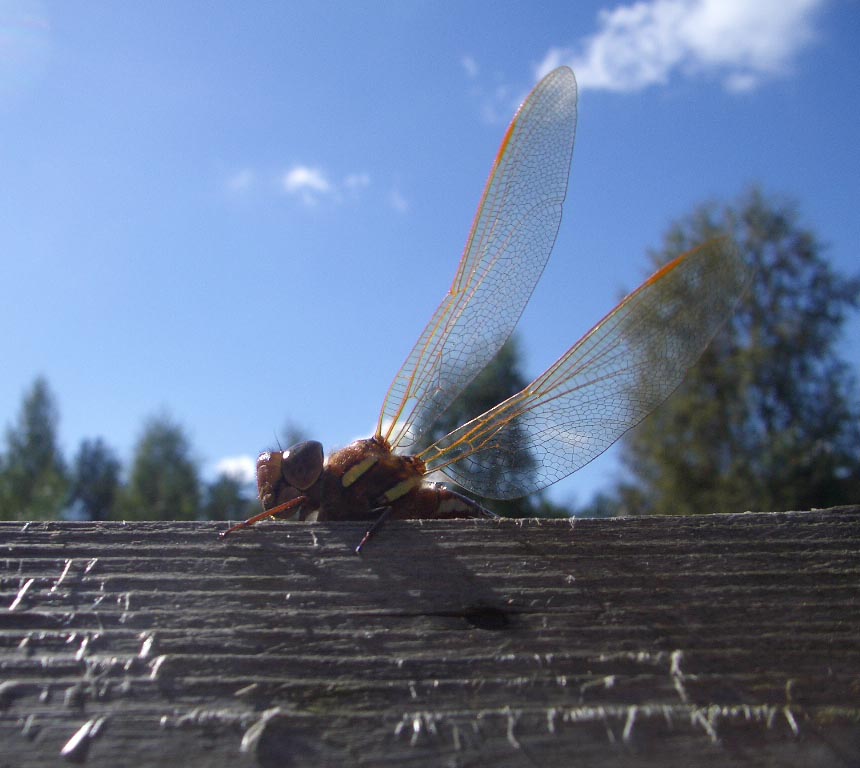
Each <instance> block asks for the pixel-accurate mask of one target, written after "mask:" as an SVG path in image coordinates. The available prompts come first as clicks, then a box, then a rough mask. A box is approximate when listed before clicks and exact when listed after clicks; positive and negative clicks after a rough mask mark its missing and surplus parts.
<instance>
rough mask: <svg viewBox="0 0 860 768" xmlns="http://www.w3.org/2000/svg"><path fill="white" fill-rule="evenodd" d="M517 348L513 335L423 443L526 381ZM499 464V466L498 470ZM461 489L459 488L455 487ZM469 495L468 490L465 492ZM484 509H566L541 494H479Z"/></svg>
mask: <svg viewBox="0 0 860 768" xmlns="http://www.w3.org/2000/svg"><path fill="white" fill-rule="evenodd" d="M520 357H521V355H520V351H519V344H518V341H517V339H516V337H513V336H512V337H511V338H510V339H508V341H507V342H506V343H505V345H504V346H503V347H502V348H501V350H499V353H498V354H497V355H496V356H495V358H493V360H492V361H491V362H490V364H489V365H488V366H487V367H486V368H484V370H483V371H481V373H479V374H478V375H477V376H476V377H475V379H474V380H473V381H472V383H471V384H469V386H468V387H466V389H465V390H464V391H463V393H462V394H461V395H460V397H458V398H457V399H456V400H455V401H454V402H453V403H451V405H450V407H449V408H448V410H446V411H445V413H443V414H442V417H441V418H440V419H439V420H438V421H437V422H436V424H434V425H433V429H432V430H431V433H430V434H429V435H428V437H427V444H428V445H429V444H430V443H433V442H435V441H436V440H438V439H439V438H441V437H444V436H445V435H446V434H448V433H449V432H451V431H452V430H454V429H456V428H457V427H459V426H461V425H462V424H465V423H466V422H467V421H470V420H471V419H474V418H475V417H476V416H479V415H480V414H482V413H483V412H484V411H486V410H489V409H490V408H492V407H493V406H494V405H498V404H499V403H500V402H502V401H503V400H506V399H507V398H509V397H510V396H511V395H514V394H516V393H517V392H519V391H520V390H521V389H522V388H523V387H525V386H526V384H528V381H527V380H526V378H525V376H523V374H522V371H521V370H520V366H521V363H520ZM501 469H502V468H501V467H500V470H501ZM458 490H459V491H460V492H461V493H465V491H463V490H462V489H458ZM467 495H469V494H467ZM478 501H479V502H480V503H481V504H482V505H483V506H484V507H486V508H487V509H490V510H492V511H493V512H496V513H497V514H499V515H504V516H505V517H567V516H568V513H567V512H566V511H565V510H564V509H561V508H559V507H557V506H555V505H554V504H552V502H550V501H549V500H548V499H546V498H545V497H544V496H543V495H541V494H535V495H532V496H526V497H523V498H521V499H511V500H509V501H508V500H497V499H484V498H480V499H478Z"/></svg>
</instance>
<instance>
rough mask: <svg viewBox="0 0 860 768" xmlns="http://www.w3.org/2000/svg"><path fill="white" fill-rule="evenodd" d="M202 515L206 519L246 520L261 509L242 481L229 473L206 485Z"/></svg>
mask: <svg viewBox="0 0 860 768" xmlns="http://www.w3.org/2000/svg"><path fill="white" fill-rule="evenodd" d="M205 495H206V500H205V501H204V503H203V509H202V515H201V516H202V517H203V518H204V519H206V520H244V519H245V518H247V517H251V515H254V514H256V513H257V512H259V511H260V505H259V502H258V501H257V499H256V498H255V499H249V498H248V496H247V495H246V494H245V491H244V487H243V485H242V483H241V482H240V481H238V480H236V479H235V478H233V477H230V476H229V475H219V477H218V478H217V479H216V480H215V481H214V482H212V483H210V484H209V485H208V486H206V494H205Z"/></svg>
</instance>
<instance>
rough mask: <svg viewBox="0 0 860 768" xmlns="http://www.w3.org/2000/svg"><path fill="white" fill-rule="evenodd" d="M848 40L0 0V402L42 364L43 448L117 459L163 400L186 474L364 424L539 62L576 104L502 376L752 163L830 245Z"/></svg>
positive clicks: (785, 22)
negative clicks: (50, 418) (176, 426)
mask: <svg viewBox="0 0 860 768" xmlns="http://www.w3.org/2000/svg"><path fill="white" fill-rule="evenodd" d="M858 41H860V6H858V4H857V3H856V2H848V1H847V0H843V1H842V2H835V1H832V2H824V1H823V0H822V1H818V0H760V2H757V3H748V2H744V1H742V0H643V1H641V2H638V3H635V4H633V3H623V2H622V3H619V4H610V3H600V2H577V3H571V2H545V3H533V2H507V3H496V2H470V3H464V2H438V3H431V2H411V1H409V0H403V1H401V2H390V3H377V4H359V3H347V2H343V3H334V2H319V1H318V0H317V1H315V2H307V3H301V2H296V3H244V2H241V3H240V2H213V3H202V2H191V1H190V0H189V1H187V2H185V1H181V0H180V1H179V2H176V1H175V0H172V1H170V2H157V1H152V2H147V3H104V2H85V1H83V0H82V1H80V2H75V1H73V0H63V1H60V0H57V1H56V2H47V1H46V2H38V1H37V0H0V308H2V313H3V314H2V317H3V329H4V332H3V333H2V335H0V360H2V366H3V376H2V377H0V424H3V425H8V424H11V423H12V421H13V419H14V417H15V414H16V413H17V410H18V408H19V406H20V401H21V396H22V394H23V392H24V390H25V389H26V388H27V387H28V386H29V385H30V384H31V382H32V381H33V379H34V377H35V376H37V375H40V374H41V375H44V376H46V377H47V379H48V381H49V382H50V384H51V386H52V387H53V389H54V392H55V393H56V395H57V398H58V403H59V408H60V414H61V423H60V438H61V444H62V445H63V447H64V449H65V451H66V453H67V455H68V456H71V455H72V454H73V453H74V451H75V450H76V449H77V446H78V444H79V442H80V440H81V439H82V438H85V437H95V436H102V437H104V438H105V439H106V440H107V441H108V443H109V444H111V445H112V446H113V447H114V448H115V449H116V450H117V451H118V453H119V454H120V456H121V458H122V459H123V460H124V461H128V459H129V458H130V456H131V452H132V450H133V446H134V443H135V440H136V439H137V437H138V436H139V434H140V431H141V428H142V426H143V423H144V420H145V419H146V418H147V417H149V416H152V415H154V414H158V413H162V412H167V413H169V414H171V415H172V416H173V417H174V418H175V419H176V420H177V421H178V422H179V423H180V424H182V426H183V427H184V428H185V429H186V430H187V432H188V434H189V436H190V438H191V440H192V443H193V445H194V450H195V453H196V456H197V458H198V459H199V460H200V461H201V463H202V465H203V466H204V468H205V470H206V473H207V476H208V477H212V476H214V473H215V472H216V468H217V467H218V466H219V465H221V466H223V464H221V463H222V462H224V460H226V459H238V461H235V462H234V464H235V465H238V466H242V457H245V462H246V463H247V461H248V460H249V459H250V458H252V457H254V456H255V455H256V453H257V452H258V451H259V450H261V449H263V448H267V447H270V446H271V445H272V444H273V442H274V435H275V433H276V432H278V431H279V430H280V429H281V428H282V427H283V425H284V424H285V423H286V422H287V421H291V422H293V423H294V424H295V425H297V426H298V427H300V428H301V429H303V430H304V431H305V432H306V433H307V434H309V435H311V436H315V437H317V438H318V439H320V440H321V441H322V442H323V443H324V444H325V445H326V446H327V447H337V446H341V445H344V444H346V443H347V442H349V441H350V440H352V439H354V438H356V437H361V436H366V435H368V434H369V433H370V432H371V431H372V429H373V427H374V425H375V421H376V416H377V413H378V409H379V407H380V405H381V402H382V398H383V395H384V393H385V391H386V388H387V387H388V384H389V383H390V381H391V378H392V377H393V375H394V373H395V372H396V370H397V369H398V367H399V365H400V364H401V362H402V361H403V358H404V357H405V355H406V354H407V352H408V351H409V350H410V348H411V346H412V344H413V342H414V340H415V338H416V337H417V335H418V333H419V332H420V331H421V329H422V328H423V326H424V323H425V322H426V321H427V319H428V318H429V316H430V314H431V312H432V311H433V310H434V309H435V307H436V305H437V304H438V302H439V300H440V299H441V298H442V295H443V293H444V292H445V291H446V290H447V288H448V286H449V284H450V280H451V279H452V277H453V274H454V269H455V266H456V263H457V260H458V258H459V254H460V251H461V248H462V246H463V244H464V242H465V239H466V235H467V233H468V228H469V224H470V223H471V219H472V216H473V214H474V211H475V207H476V205H477V203H478V200H479V197H480V193H481V190H482V187H483V184H484V182H485V180H486V177H487V173H488V172H489V169H490V164H491V162H492V160H493V158H494V156H495V153H496V149H497V147H498V144H499V141H500V140H501V137H502V134H503V132H504V128H505V125H506V123H507V121H508V120H509V119H510V117H511V116H512V115H513V112H514V109H515V108H516V106H517V104H518V102H519V101H520V100H521V98H522V97H523V96H524V95H525V94H526V93H527V92H528V90H529V89H530V88H531V87H532V85H534V83H535V82H536V80H537V78H538V76H539V75H540V74H541V73H543V72H545V71H547V70H548V69H549V68H550V67H552V66H555V65H557V64H561V63H567V64H571V65H572V66H573V67H574V69H575V71H576V74H577V77H578V81H579V85H580V103H579V122H578V129H577V139H576V148H575V150H574V159H573V168H572V174H571V185H570V191H569V194H568V199H567V204H566V209H565V216H564V220H563V222H562V229H561V233H560V236H559V239H558V242H557V244H556V248H555V252H554V255H553V258H552V259H551V261H550V266H549V268H548V269H547V271H546V273H545V275H544V279H543V281H542V284H541V285H540V286H539V288H538V290H537V291H536V293H535V295H534V297H533V299H532V302H531V305H530V307H529V309H528V310H527V311H526V315H525V316H524V318H523V322H522V323H521V325H520V329H521V339H522V342H523V347H524V350H525V352H526V364H527V368H528V373H529V374H533V375H536V374H538V373H540V372H541V371H542V370H543V369H544V368H545V367H546V366H548V365H549V364H550V363H551V362H553V361H554V360H555V359H556V358H557V357H558V356H559V355H560V354H562V353H563V352H564V351H565V350H566V349H567V348H568V347H569V346H570V345H571V344H572V343H573V342H574V341H575V340H576V339H578V338H579V336H580V335H581V334H582V333H583V332H585V331H586V330H587V329H588V328H589V327H590V326H591V325H592V324H593V323H594V322H595V321H596V320H597V319H599V318H600V317H601V316H602V315H603V314H604V313H605V312H607V311H608V310H609V309H611V308H612V306H614V303H615V302H616V301H617V299H619V298H620V296H621V295H622V293H623V291H625V290H628V289H631V288H633V287H635V286H636V285H637V284H638V283H639V282H640V281H641V279H642V278H643V277H644V276H645V274H646V264H647V260H646V256H645V252H646V249H647V248H649V247H654V246H657V245H659V243H660V237H661V235H662V233H663V231H664V230H665V228H666V227H667V225H668V223H669V222H670V221H671V220H672V219H674V218H676V217H679V216H682V215H684V214H685V213H687V212H688V211H689V210H690V209H691V208H692V207H693V206H694V205H696V204H698V203H699V202H701V201H703V200H706V199H711V198H718V199H729V198H733V197H735V196H736V195H738V194H739V193H740V192H741V191H743V190H744V189H745V188H746V187H747V186H748V185H749V184H751V183H754V182H758V183H761V184H762V185H763V186H764V188H765V189H766V190H767V191H770V192H773V193H777V194H781V195H787V196H789V197H791V198H793V199H794V200H796V201H797V203H798V204H799V207H800V211H801V214H802V217H803V221H804V222H805V223H806V224H808V225H809V226H811V227H813V228H814V229H815V230H816V231H817V232H818V234H819V236H820V237H821V239H822V240H823V241H825V242H826V243H827V244H828V245H829V251H828V253H829V256H830V258H831V259H832V261H833V263H834V265H835V266H836V267H837V268H838V269H840V270H842V271H843V272H848V271H856V270H857V269H858V267H860V259H859V258H858V251H860V214H858V202H860V150H858V124H860V46H858ZM846 330H847V333H846V339H845V342H844V344H843V351H844V355H845V356H846V358H848V359H849V360H851V361H853V362H855V363H856V362H857V361H860V341H858V339H860V318H857V317H856V316H855V317H853V318H852V319H851V322H850V323H849V325H848V327H847V329H846ZM615 472H617V465H616V462H615V460H614V458H613V456H611V455H610V456H608V457H601V458H600V459H598V460H597V461H596V462H594V463H593V464H592V465H590V466H589V467H587V468H586V469H584V470H582V471H581V472H579V473H577V474H576V475H574V476H572V477H571V478H569V479H568V480H566V481H563V483H561V484H560V486H559V487H558V488H557V490H556V491H555V492H554V495H555V497H556V498H557V499H559V500H562V501H564V500H568V499H576V500H579V501H585V500H587V499H588V498H589V497H590V495H591V493H592V492H593V491H594V490H595V489H597V488H599V487H600V485H601V483H604V482H606V481H607V480H609V479H611V478H612V477H613V476H614V473H615Z"/></svg>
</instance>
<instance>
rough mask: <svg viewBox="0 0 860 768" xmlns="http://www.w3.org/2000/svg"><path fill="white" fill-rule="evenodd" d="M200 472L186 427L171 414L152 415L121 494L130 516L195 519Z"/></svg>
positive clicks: (122, 506)
mask: <svg viewBox="0 0 860 768" xmlns="http://www.w3.org/2000/svg"><path fill="white" fill-rule="evenodd" d="M199 510H200V476H199V470H198V468H197V463H196V462H195V461H194V459H193V458H192V456H191V449H190V444H189V441H188V438H187V437H186V435H185V432H184V431H183V430H182V428H181V427H180V426H179V425H178V424H176V423H174V422H173V421H172V420H171V419H170V418H169V417H167V416H158V417H155V418H152V419H150V420H149V421H148V422H147V423H146V425H145V427H144V430H143V434H142V435H141V437H140V439H139V440H138V443H137V446H136V448H135V453H134V458H133V460H132V465H131V472H130V473H129V478H128V485H127V486H126V487H125V488H124V489H123V492H122V494H121V495H120V504H119V510H118V512H119V516H120V517H122V518H123V519H126V520H195V519H197V517H198V515H199Z"/></svg>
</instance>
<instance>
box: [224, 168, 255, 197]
mask: <svg viewBox="0 0 860 768" xmlns="http://www.w3.org/2000/svg"><path fill="white" fill-rule="evenodd" d="M256 176H257V174H255V173H254V171H253V170H251V169H250V168H241V169H240V170H238V171H236V172H235V173H234V174H233V175H232V176H230V177H229V178H228V179H227V183H226V186H227V189H228V191H230V192H233V193H235V194H244V193H245V192H248V191H249V190H250V189H251V187H252V186H253V185H254V181H255V180H256Z"/></svg>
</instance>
